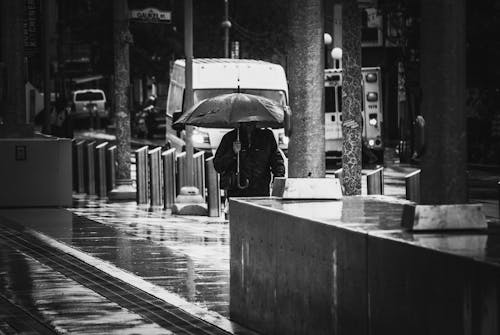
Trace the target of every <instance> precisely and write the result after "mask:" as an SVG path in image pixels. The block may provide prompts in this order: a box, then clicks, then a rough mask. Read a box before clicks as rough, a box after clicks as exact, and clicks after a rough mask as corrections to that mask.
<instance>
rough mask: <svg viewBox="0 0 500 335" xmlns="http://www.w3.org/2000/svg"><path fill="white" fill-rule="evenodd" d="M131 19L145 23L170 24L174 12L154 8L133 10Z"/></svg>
mask: <svg viewBox="0 0 500 335" xmlns="http://www.w3.org/2000/svg"><path fill="white" fill-rule="evenodd" d="M130 18H131V19H132V20H137V21H144V22H154V23H170V22H171V21H172V12H170V11H162V10H159V9H157V8H153V7H148V8H144V9H133V10H131V11H130Z"/></svg>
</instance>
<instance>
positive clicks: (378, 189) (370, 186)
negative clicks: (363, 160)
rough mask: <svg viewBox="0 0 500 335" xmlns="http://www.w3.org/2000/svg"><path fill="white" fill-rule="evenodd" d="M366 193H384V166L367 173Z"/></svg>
mask: <svg viewBox="0 0 500 335" xmlns="http://www.w3.org/2000/svg"><path fill="white" fill-rule="evenodd" d="M366 193H367V194H384V168H383V167H381V168H378V169H376V170H373V171H370V172H369V173H367V174H366Z"/></svg>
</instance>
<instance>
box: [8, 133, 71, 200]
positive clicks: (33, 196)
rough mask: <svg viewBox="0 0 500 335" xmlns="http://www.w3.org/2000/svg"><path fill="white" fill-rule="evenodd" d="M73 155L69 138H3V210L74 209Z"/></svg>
mask: <svg viewBox="0 0 500 335" xmlns="http://www.w3.org/2000/svg"><path fill="white" fill-rule="evenodd" d="M71 155H72V152H71V140H69V139H62V138H56V137H39V138H38V137H34V138H2V139H0V207H60V206H71V203H72V159H71Z"/></svg>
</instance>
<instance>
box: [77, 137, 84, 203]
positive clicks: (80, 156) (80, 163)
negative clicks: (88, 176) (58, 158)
mask: <svg viewBox="0 0 500 335" xmlns="http://www.w3.org/2000/svg"><path fill="white" fill-rule="evenodd" d="M86 143H87V142H86V141H79V142H77V143H76V169H77V172H76V173H77V175H76V185H77V188H76V192H77V193H85V165H84V164H85V163H84V161H85V154H84V150H83V147H84V146H85V144H86Z"/></svg>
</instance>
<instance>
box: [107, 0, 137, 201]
mask: <svg viewBox="0 0 500 335" xmlns="http://www.w3.org/2000/svg"><path fill="white" fill-rule="evenodd" d="M113 12H114V13H113V14H114V18H113V35H114V36H113V47H114V70H115V78H114V79H115V83H114V88H115V92H114V94H115V103H114V117H115V120H116V147H117V157H116V158H117V170H116V172H117V176H116V186H117V187H116V189H114V190H112V191H111V192H110V194H109V197H110V199H113V200H128V199H135V189H134V188H133V186H132V179H131V178H130V111H129V104H128V98H129V97H128V95H129V88H130V60H129V44H130V43H132V35H131V34H130V31H129V29H128V26H129V20H128V5H127V0H114V1H113Z"/></svg>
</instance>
